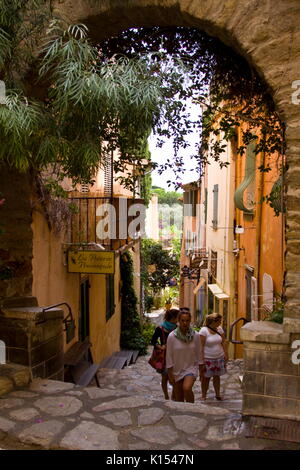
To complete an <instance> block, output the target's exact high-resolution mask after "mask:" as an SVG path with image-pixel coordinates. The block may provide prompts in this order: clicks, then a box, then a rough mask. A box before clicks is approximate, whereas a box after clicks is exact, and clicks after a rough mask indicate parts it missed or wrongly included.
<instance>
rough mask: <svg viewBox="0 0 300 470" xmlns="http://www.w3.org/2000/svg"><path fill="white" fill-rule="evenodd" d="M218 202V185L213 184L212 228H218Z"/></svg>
mask: <svg viewBox="0 0 300 470" xmlns="http://www.w3.org/2000/svg"><path fill="white" fill-rule="evenodd" d="M218 204H219V185H218V184H215V185H214V189H213V220H212V224H213V229H214V230H217V228H218Z"/></svg>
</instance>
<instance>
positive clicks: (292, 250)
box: [55, 0, 300, 419]
mask: <svg viewBox="0 0 300 470" xmlns="http://www.w3.org/2000/svg"><path fill="white" fill-rule="evenodd" d="M55 6H56V13H57V14H58V15H59V16H61V17H63V18H64V19H66V20H67V22H69V23H85V24H86V25H87V26H88V27H89V31H90V36H91V38H92V39H93V40H95V41H96V40H99V39H102V38H104V37H108V36H110V35H112V34H115V33H118V32H120V31H121V30H124V29H127V28H129V27H142V26H145V27H151V26H185V27H194V28H199V29H201V30H204V31H205V32H207V33H208V34H210V35H212V36H216V37H218V38H219V39H221V40H222V41H223V42H224V43H226V44H227V45H229V46H230V47H232V48H233V49H235V50H236V51H237V52H238V53H240V54H241V55H242V56H244V57H245V58H246V59H247V60H248V61H249V62H250V63H251V64H252V65H253V66H254V67H255V68H256V70H257V71H258V73H259V74H260V75H261V77H262V78H263V79H264V80H265V81H266V83H267V84H268V85H269V87H270V89H271V93H272V96H273V99H274V102H275V104H276V107H277V110H278V112H279V114H280V115H281V117H282V119H283V120H284V121H285V123H286V126H287V130H286V136H287V145H288V148H287V160H288V163H289V171H288V178H287V182H288V187H287V194H286V201H287V229H286V242H287V244H286V246H287V250H286V270H287V272H286V278H285V292H286V296H287V304H286V310H285V319H284V325H283V326H279V325H277V326H278V328H275V330H270V329H268V327H267V328H265V329H263V330H262V329H261V328H260V327H259V328H258V329H257V325H256V326H255V327H253V325H252V326H251V324H250V326H249V328H247V327H245V331H244V333H243V336H244V341H245V376H244V378H245V382H244V406H243V412H244V413H245V414H250V415H251V414H252V415H253V414H254V415H262V416H273V417H280V418H282V417H285V418H290V419H297V415H298V416H299V409H300V397H299V389H300V376H299V367H298V365H294V364H292V362H291V354H292V352H293V351H292V349H291V344H292V342H293V340H294V339H297V338H300V289H299V287H298V286H299V285H300V252H299V249H298V246H299V243H300V192H299V189H298V178H299V177H300V165H299V163H298V159H299V157H298V155H299V154H300V134H299V131H298V126H299V120H300V113H299V112H300V102H299V104H297V101H298V100H297V99H296V100H293V99H292V96H293V93H294V95H295V89H294V88H293V85H294V86H295V83H294V82H296V80H300V72H299V70H300V54H299V49H300V31H299V28H298V25H299V22H300V4H299V1H298V0H290V1H289V2H288V4H287V2H286V1H285V0H278V1H277V2H274V1H272V0H247V1H245V0H126V1H125V0H101V1H100V0H80V1H78V2H76V6H74V2H73V0H64V1H62V0H59V1H57V2H56V4H55ZM296 85H297V84H296ZM293 101H294V102H293ZM261 323H262V322H261ZM264 323H266V322H264ZM265 326H266V325H264V327H265ZM264 327H263V328H264ZM286 390H289V392H288V393H287V394H286ZM298 419H299V418H298Z"/></svg>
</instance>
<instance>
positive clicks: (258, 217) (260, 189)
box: [256, 152, 265, 292]
mask: <svg viewBox="0 0 300 470" xmlns="http://www.w3.org/2000/svg"><path fill="white" fill-rule="evenodd" d="M260 166H262V167H263V168H264V166H265V152H262V154H261V157H260ZM263 188H264V172H263V171H260V177H259V187H258V201H259V202H258V204H257V214H256V278H257V286H258V292H259V291H260V259H261V228H262V227H261V225H262V204H263V203H262V197H263Z"/></svg>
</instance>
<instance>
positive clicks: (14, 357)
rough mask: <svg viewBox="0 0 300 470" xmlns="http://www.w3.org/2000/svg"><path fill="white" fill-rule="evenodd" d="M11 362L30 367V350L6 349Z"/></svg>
mask: <svg viewBox="0 0 300 470" xmlns="http://www.w3.org/2000/svg"><path fill="white" fill-rule="evenodd" d="M6 353H7V357H8V361H9V362H14V363H16V364H21V365H22V366H29V356H28V350H27V349H24V348H6Z"/></svg>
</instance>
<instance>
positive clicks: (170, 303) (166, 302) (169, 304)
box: [165, 297, 172, 310]
mask: <svg viewBox="0 0 300 470" xmlns="http://www.w3.org/2000/svg"><path fill="white" fill-rule="evenodd" d="M165 307H166V310H170V308H171V307H172V298H171V297H167V298H166V301H165Z"/></svg>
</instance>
